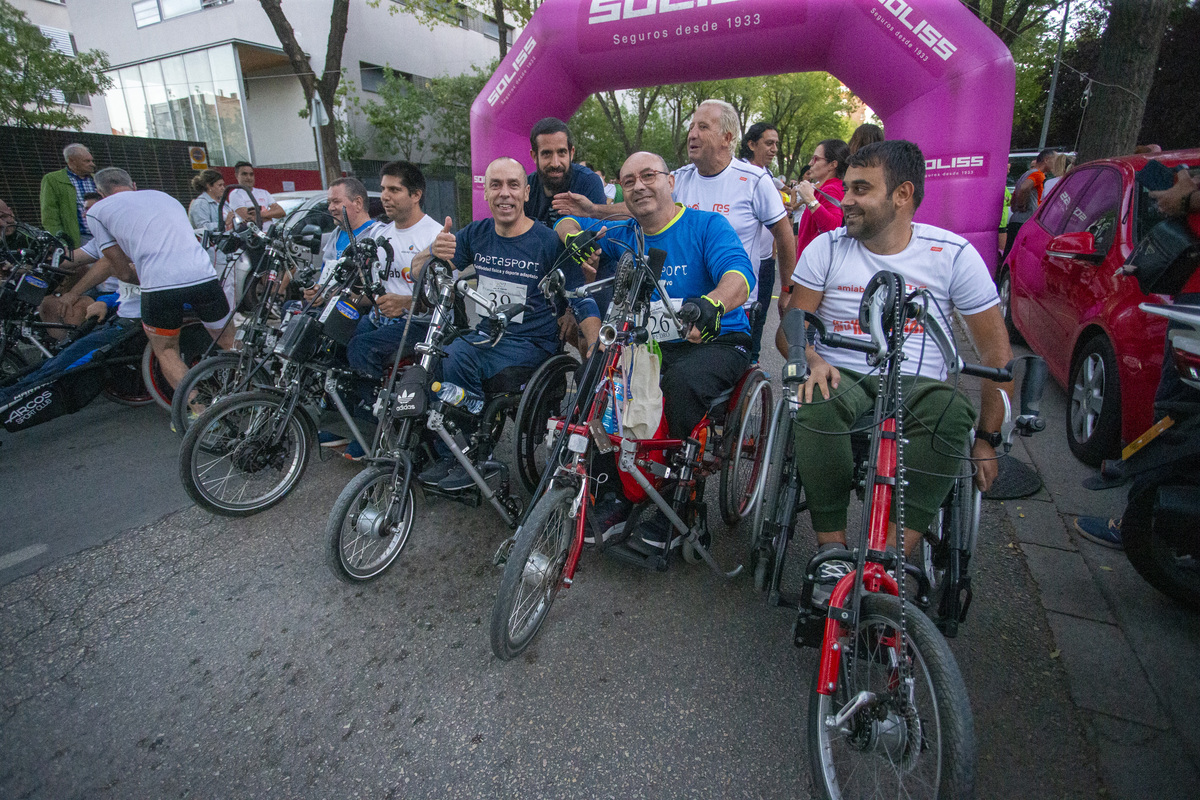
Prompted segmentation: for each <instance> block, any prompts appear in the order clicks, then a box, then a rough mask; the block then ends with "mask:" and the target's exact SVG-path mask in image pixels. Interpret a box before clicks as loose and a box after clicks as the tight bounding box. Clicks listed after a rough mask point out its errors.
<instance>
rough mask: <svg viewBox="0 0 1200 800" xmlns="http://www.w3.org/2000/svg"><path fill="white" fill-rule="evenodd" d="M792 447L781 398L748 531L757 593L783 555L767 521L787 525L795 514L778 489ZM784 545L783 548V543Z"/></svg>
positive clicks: (791, 466)
mask: <svg viewBox="0 0 1200 800" xmlns="http://www.w3.org/2000/svg"><path fill="white" fill-rule="evenodd" d="M793 449H794V443H793V439H792V415H791V412H790V411H789V409H788V403H787V400H786V399H785V398H780V399H779V400H778V401H776V403H775V413H774V414H772V416H771V429H770V432H769V433H768V434H767V465H766V474H765V475H764V479H763V491H762V497H761V498H759V501H758V505H757V506H755V508H754V521H753V525H752V527H751V530H750V558H749V565H750V570H751V573H752V574H753V576H754V588H755V589H757V590H758V591H760V592H762V591H766V589H767V587H768V585H769V582H770V580H771V575H772V574H773V573H774V571H775V561H776V559H779V558H781V557H782V555H783V553H782V552H779V550H780V548H778V547H777V543H776V541H775V538H776V537H775V536H774V534H773V533H772V532H769V531H767V530H766V528H767V524H768V523H774V524H777V525H789V524H790V522H791V520H792V518H793V517H794V516H795V513H796V509H795V508H794V506H795V502H794V501H793V502H792V503H791V504H790V505H792V506H793V507H792V508H785V507H783V505H786V504H788V503H787V498H786V497H785V496H783V494H781V492H780V489H781V488H782V487H783V485H784V479H785V477H786V476H788V475H789V474H790V473H791V472H792V470H794V469H795V467H794V463H793V462H794V454H793ZM781 504H783V505H781ZM784 546H785V547H786V543H785V545H784Z"/></svg>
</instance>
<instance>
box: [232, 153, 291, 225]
mask: <svg viewBox="0 0 1200 800" xmlns="http://www.w3.org/2000/svg"><path fill="white" fill-rule="evenodd" d="M233 174H234V175H235V176H236V177H237V186H236V187H235V188H234V189H233V190H232V191H231V192H230V193H229V209H230V210H229V211H228V212H226V214H225V225H226V227H229V226H230V224H231V223H232V222H233V218H234V216H235V215H236V216H237V217H238V218H239V219H242V220H245V221H247V222H253V221H254V207H255V206H258V213H259V216H260V217H261V218H262V229H263V230H264V231H265V230H266V229H267V228H270V227H271V224H272V223H273V222H274V221H275V220H277V219H282V218H283V208H282V206H280V205H279V203H276V202H275V198H274V197H272V196H271V193H270V192H268V191H267V190H266V189H259V188H257V187H255V185H254V165H253V164H251V163H250V162H249V161H239V162H238V163H236V164H234V165H233Z"/></svg>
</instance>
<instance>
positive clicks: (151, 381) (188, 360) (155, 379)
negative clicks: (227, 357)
mask: <svg viewBox="0 0 1200 800" xmlns="http://www.w3.org/2000/svg"><path fill="white" fill-rule="evenodd" d="M212 343H213V340H212V337H211V336H209V335H208V331H207V330H205V328H204V326H203V325H201V324H200V323H199V322H188V323H185V324H184V326H183V328H181V329H180V331H179V357H180V358H182V359H183V363H184V364H185V365H186V366H187V367H188V368H191V367H193V366H195V365H196V364H198V363H199V362H200V359H202V358H204V354H205V353H207V352H208V348H209V347H211V346H212ZM142 380H143V381H145V383H146V388H147V389H149V390H150V394H151V395H152V396H153V397H154V402H156V403H158V404H159V405H160V406H161V407H163V408H165V409H166V410H167V411H170V410H171V400H172V399H173V398H174V396H175V390H174V389H173V388H172V387H171V383H170V381H168V380H167V376H166V375H164V374H163V371H162V365H161V364H159V363H158V356H157V355H155V353H154V350H153V348H152V347H151V346H150V344H149V343H147V344H146V349H145V350H144V351H143V353H142Z"/></svg>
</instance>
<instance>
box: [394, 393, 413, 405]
mask: <svg viewBox="0 0 1200 800" xmlns="http://www.w3.org/2000/svg"><path fill="white" fill-rule="evenodd" d="M415 397H416V395H415V394H414V393H412V392H407V391H405V392H401V393H400V396H399V397H397V398H396V401H397V402H399V403H411V402H412V401H413V398H415Z"/></svg>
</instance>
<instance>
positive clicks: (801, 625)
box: [792, 607, 825, 647]
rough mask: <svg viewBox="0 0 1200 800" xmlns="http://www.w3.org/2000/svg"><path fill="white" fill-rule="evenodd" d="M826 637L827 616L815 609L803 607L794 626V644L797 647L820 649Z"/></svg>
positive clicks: (797, 614)
mask: <svg viewBox="0 0 1200 800" xmlns="http://www.w3.org/2000/svg"><path fill="white" fill-rule="evenodd" d="M824 636H825V614H824V613H822V612H821V611H818V610H817V609H814V608H804V607H801V608H800V610H799V611H798V612H797V613H796V621H795V623H793V625H792V642H793V643H794V644H795V645H796V647H820V646H821V641H822V639H823V638H824Z"/></svg>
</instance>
